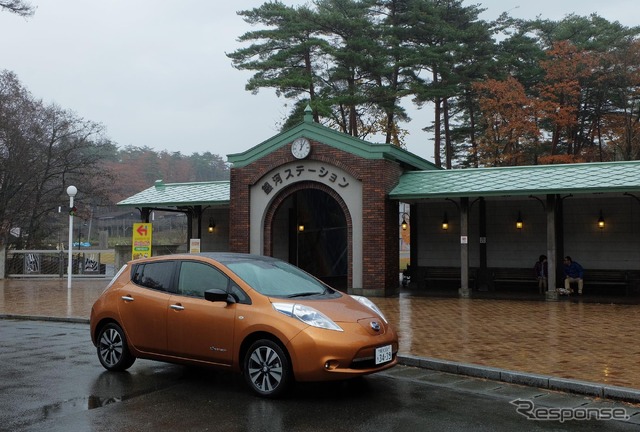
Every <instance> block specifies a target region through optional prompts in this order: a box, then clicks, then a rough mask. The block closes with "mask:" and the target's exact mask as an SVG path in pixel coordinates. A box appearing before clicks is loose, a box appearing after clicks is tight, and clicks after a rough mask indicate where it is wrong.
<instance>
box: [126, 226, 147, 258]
mask: <svg viewBox="0 0 640 432" xmlns="http://www.w3.org/2000/svg"><path fill="white" fill-rule="evenodd" d="M151 233H152V227H151V224H150V223H135V224H133V243H132V244H133V248H132V251H131V257H132V258H133V259H138V258H146V257H150V256H151Z"/></svg>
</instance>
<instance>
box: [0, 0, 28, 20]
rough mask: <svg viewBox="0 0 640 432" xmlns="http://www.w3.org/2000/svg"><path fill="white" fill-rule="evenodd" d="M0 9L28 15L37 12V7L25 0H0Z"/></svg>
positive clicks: (24, 15)
mask: <svg viewBox="0 0 640 432" xmlns="http://www.w3.org/2000/svg"><path fill="white" fill-rule="evenodd" d="M0 10H8V11H9V12H11V13H14V14H17V15H20V16H23V17H28V16H32V15H33V14H34V13H35V12H36V8H35V7H34V6H32V5H30V4H29V3H27V2H25V1H23V0H0Z"/></svg>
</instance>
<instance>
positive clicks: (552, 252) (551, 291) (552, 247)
mask: <svg viewBox="0 0 640 432" xmlns="http://www.w3.org/2000/svg"><path fill="white" fill-rule="evenodd" d="M556 205H557V197H556V195H553V194H549V195H547V267H548V272H549V277H548V279H547V282H548V283H547V293H546V298H547V300H551V301H556V300H558V292H557V291H556V288H557V287H558V285H557V283H556V255H557V253H556V251H557V248H558V246H557V242H556V239H557V236H556Z"/></svg>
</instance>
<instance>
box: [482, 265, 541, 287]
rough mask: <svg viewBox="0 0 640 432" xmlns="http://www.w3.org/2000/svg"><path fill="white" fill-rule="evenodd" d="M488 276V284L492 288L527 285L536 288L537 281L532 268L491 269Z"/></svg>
mask: <svg viewBox="0 0 640 432" xmlns="http://www.w3.org/2000/svg"><path fill="white" fill-rule="evenodd" d="M489 274H490V275H491V280H490V282H491V283H492V285H493V286H494V288H495V287H496V286H497V285H528V286H531V287H536V288H537V287H538V280H537V279H536V276H535V273H534V271H533V268H528V267H527V268H521V267H500V268H492V269H490V271H489Z"/></svg>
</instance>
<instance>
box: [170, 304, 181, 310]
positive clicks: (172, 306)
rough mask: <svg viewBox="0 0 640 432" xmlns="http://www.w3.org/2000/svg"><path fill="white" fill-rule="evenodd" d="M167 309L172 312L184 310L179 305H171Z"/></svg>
mask: <svg viewBox="0 0 640 432" xmlns="http://www.w3.org/2000/svg"><path fill="white" fill-rule="evenodd" d="M169 308H170V309H173V310H178V311H181V310H184V306H181V305H179V304H173V305H171V306H169Z"/></svg>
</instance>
